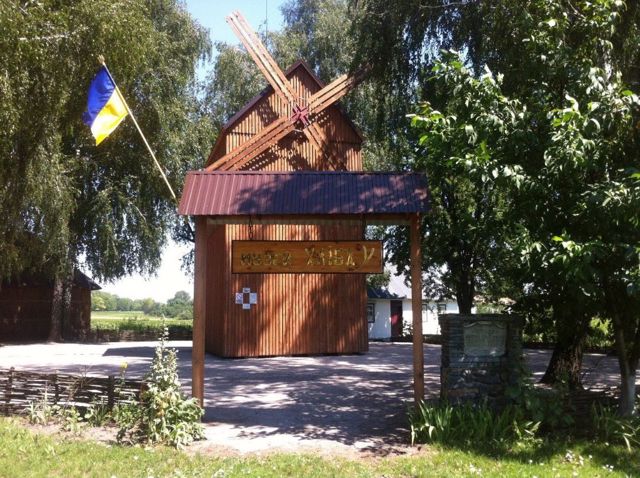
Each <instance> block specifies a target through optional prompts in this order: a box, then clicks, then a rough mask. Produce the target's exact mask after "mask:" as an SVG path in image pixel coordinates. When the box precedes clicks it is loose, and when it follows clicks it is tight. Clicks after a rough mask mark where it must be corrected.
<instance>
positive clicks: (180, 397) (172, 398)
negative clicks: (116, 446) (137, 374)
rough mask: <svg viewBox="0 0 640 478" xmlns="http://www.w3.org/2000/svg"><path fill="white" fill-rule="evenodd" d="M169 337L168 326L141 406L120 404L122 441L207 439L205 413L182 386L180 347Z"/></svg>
mask: <svg viewBox="0 0 640 478" xmlns="http://www.w3.org/2000/svg"><path fill="white" fill-rule="evenodd" d="M168 336H169V331H168V329H167V328H166V327H165V328H164V331H163V333H162V336H161V337H160V344H159V345H158V346H157V347H156V350H155V356H154V358H153V362H152V364H151V371H150V372H149V374H148V375H147V377H146V381H147V386H148V387H147V389H146V390H145V391H144V392H143V393H142V396H141V403H140V405H138V406H127V405H125V406H122V407H118V410H117V411H116V413H115V418H116V422H117V423H118V425H119V427H120V430H119V431H118V440H119V441H129V442H133V443H138V442H149V443H167V444H170V445H173V446H176V447H178V448H180V447H182V446H184V445H188V444H189V443H191V442H192V441H194V440H199V439H202V438H204V430H203V428H202V425H201V424H200V419H201V418H202V415H203V413H204V412H203V410H202V408H201V407H200V406H199V405H198V403H197V401H196V400H195V399H187V398H185V396H184V394H183V393H182V390H181V389H180V381H179V380H178V371H177V370H178V364H177V357H176V350H175V349H172V348H168V347H167V344H166V342H167V340H168Z"/></svg>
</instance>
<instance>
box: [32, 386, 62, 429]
mask: <svg viewBox="0 0 640 478" xmlns="http://www.w3.org/2000/svg"><path fill="white" fill-rule="evenodd" d="M59 410H60V407H58V406H57V405H52V404H50V403H49V395H48V391H47V389H46V388H45V391H44V394H43V395H42V398H41V399H40V400H32V401H30V402H29V406H28V407H27V418H28V419H29V422H30V423H32V424H34V425H48V424H49V422H50V421H51V420H52V419H53V418H54V417H55V416H56V415H57V414H58V412H59Z"/></svg>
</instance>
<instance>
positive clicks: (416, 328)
mask: <svg viewBox="0 0 640 478" xmlns="http://www.w3.org/2000/svg"><path fill="white" fill-rule="evenodd" d="M410 228H411V231H410V241H411V311H412V315H413V396H414V399H415V402H416V406H417V405H418V404H419V403H420V401H421V400H423V399H424V351H423V346H422V247H421V238H420V214H413V215H412V216H411V226H410Z"/></svg>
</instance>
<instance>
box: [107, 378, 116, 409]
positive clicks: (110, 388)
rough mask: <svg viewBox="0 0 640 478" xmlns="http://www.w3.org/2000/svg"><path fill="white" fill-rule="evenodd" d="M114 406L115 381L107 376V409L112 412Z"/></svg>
mask: <svg viewBox="0 0 640 478" xmlns="http://www.w3.org/2000/svg"><path fill="white" fill-rule="evenodd" d="M114 405H115V380H114V378H113V375H109V379H108V382H107V408H108V409H109V410H113V406H114Z"/></svg>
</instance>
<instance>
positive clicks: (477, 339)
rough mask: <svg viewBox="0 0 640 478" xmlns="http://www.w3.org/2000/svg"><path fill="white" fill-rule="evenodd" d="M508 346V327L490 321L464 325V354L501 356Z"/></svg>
mask: <svg viewBox="0 0 640 478" xmlns="http://www.w3.org/2000/svg"><path fill="white" fill-rule="evenodd" d="M506 348H507V327H506V325H504V324H499V323H495V322H490V321H478V322H472V323H470V324H466V325H465V326H464V354H465V355H469V356H471V357H501V356H502V355H504V354H505V351H506Z"/></svg>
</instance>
